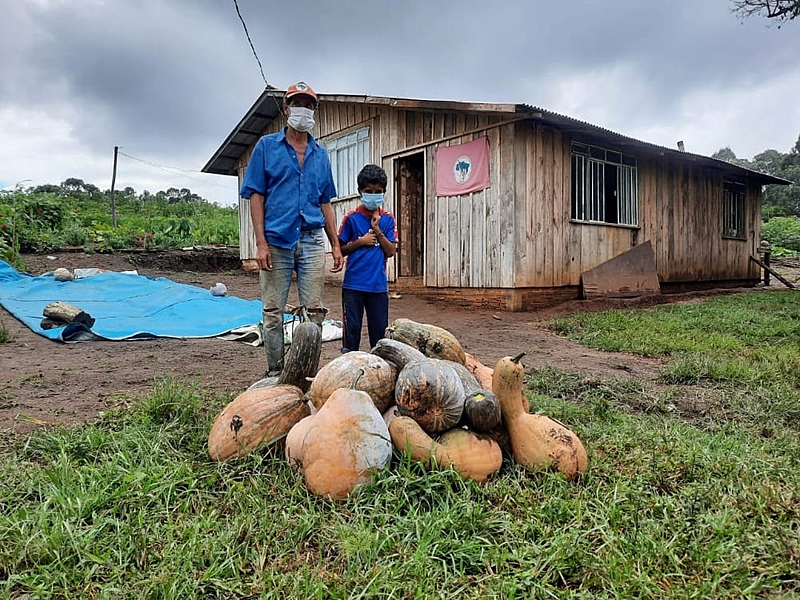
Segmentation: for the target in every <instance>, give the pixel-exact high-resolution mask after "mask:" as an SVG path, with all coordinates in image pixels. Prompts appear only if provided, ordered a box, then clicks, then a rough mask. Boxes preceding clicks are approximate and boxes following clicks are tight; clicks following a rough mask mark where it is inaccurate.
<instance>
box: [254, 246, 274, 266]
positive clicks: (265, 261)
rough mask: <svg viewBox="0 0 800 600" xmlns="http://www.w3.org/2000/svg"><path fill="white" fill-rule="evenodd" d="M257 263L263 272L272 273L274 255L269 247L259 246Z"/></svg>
mask: <svg viewBox="0 0 800 600" xmlns="http://www.w3.org/2000/svg"><path fill="white" fill-rule="evenodd" d="M256 262H257V263H258V268H259V269H261V270H262V271H272V253H271V252H270V251H269V246H268V245H267V246H258V248H257V249H256Z"/></svg>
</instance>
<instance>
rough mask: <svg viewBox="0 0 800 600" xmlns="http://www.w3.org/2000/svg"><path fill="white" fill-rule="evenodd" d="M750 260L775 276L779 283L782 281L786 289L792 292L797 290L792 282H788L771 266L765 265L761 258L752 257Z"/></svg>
mask: <svg viewBox="0 0 800 600" xmlns="http://www.w3.org/2000/svg"><path fill="white" fill-rule="evenodd" d="M750 260H752V261H753V262H754V263H756V264H757V265H758V266H759V267H761V268H762V269H764V270H765V271H766V272H767V273H771V274H772V275H774V276H775V279H777V280H778V281H780V282H781V283H782V284H783V285H785V286H786V287H788V288H789V289H790V290H795V289H797V288H796V287H794V285H793V284H792V282H791V281H789V280H788V279H786V278H785V277H784V276H783V275H781V274H780V273H778V272H777V271H775V269H773V268H772V267H770V266H769V265H767V264H766V263H765V262H764V261H763V260H761V259H759V258H756V257H755V256H751V257H750Z"/></svg>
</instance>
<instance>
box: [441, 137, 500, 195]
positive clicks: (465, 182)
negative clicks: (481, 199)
mask: <svg viewBox="0 0 800 600" xmlns="http://www.w3.org/2000/svg"><path fill="white" fill-rule="evenodd" d="M487 187H489V138H487V137H486V136H483V137H481V138H478V139H477V140H475V141H472V142H469V143H467V144H459V145H458V146H440V147H439V148H437V149H436V195H437V196H463V195H464V194H470V193H472V192H479V191H480V190H483V189H486V188H487Z"/></svg>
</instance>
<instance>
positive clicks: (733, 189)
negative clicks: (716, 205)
mask: <svg viewBox="0 0 800 600" xmlns="http://www.w3.org/2000/svg"><path fill="white" fill-rule="evenodd" d="M722 202H723V211H722V215H723V216H722V237H724V238H734V239H737V240H743V239H747V238H746V236H745V231H744V224H745V213H744V210H745V209H744V184H741V183H735V182H733V181H724V182H722Z"/></svg>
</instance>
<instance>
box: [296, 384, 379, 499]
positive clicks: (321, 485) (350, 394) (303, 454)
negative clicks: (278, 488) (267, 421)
mask: <svg viewBox="0 0 800 600" xmlns="http://www.w3.org/2000/svg"><path fill="white" fill-rule="evenodd" d="M360 373H361V375H363V370H361V371H360ZM357 381H358V377H356V380H355V381H353V384H352V385H353V386H354V387H355V385H356V384H357ZM286 456H287V459H288V460H289V464H290V465H292V466H293V467H295V468H298V469H299V470H300V471H301V472H302V474H303V476H304V478H305V482H306V487H307V488H308V490H309V491H310V492H312V493H314V494H317V495H320V496H327V497H329V498H343V497H345V496H347V495H349V494H350V493H351V492H352V491H353V489H355V487H356V486H357V485H359V484H362V483H368V482H369V481H370V478H371V476H372V473H373V472H375V471H378V470H380V469H384V468H386V467H387V466H389V462H390V461H391V458H392V443H391V439H390V438H389V430H388V428H387V426H386V423H385V422H384V420H383V416H382V415H381V413H380V412H379V411H378V409H377V408H376V407H375V404H374V403H373V401H372V398H370V396H369V394H368V393H366V392H363V391H360V390H357V389H345V388H340V389H338V390H336V391H334V392H333V393H332V394H331V396H330V397H329V398H328V399H327V401H326V402H325V403H324V404H323V405H322V407H321V408H320V409H319V412H317V413H316V414H314V415H311V416H309V417H306V418H305V419H303V420H302V421H300V422H299V423H297V425H295V426H294V427H293V428H292V429H291V431H289V434H288V435H287V438H286Z"/></svg>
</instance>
